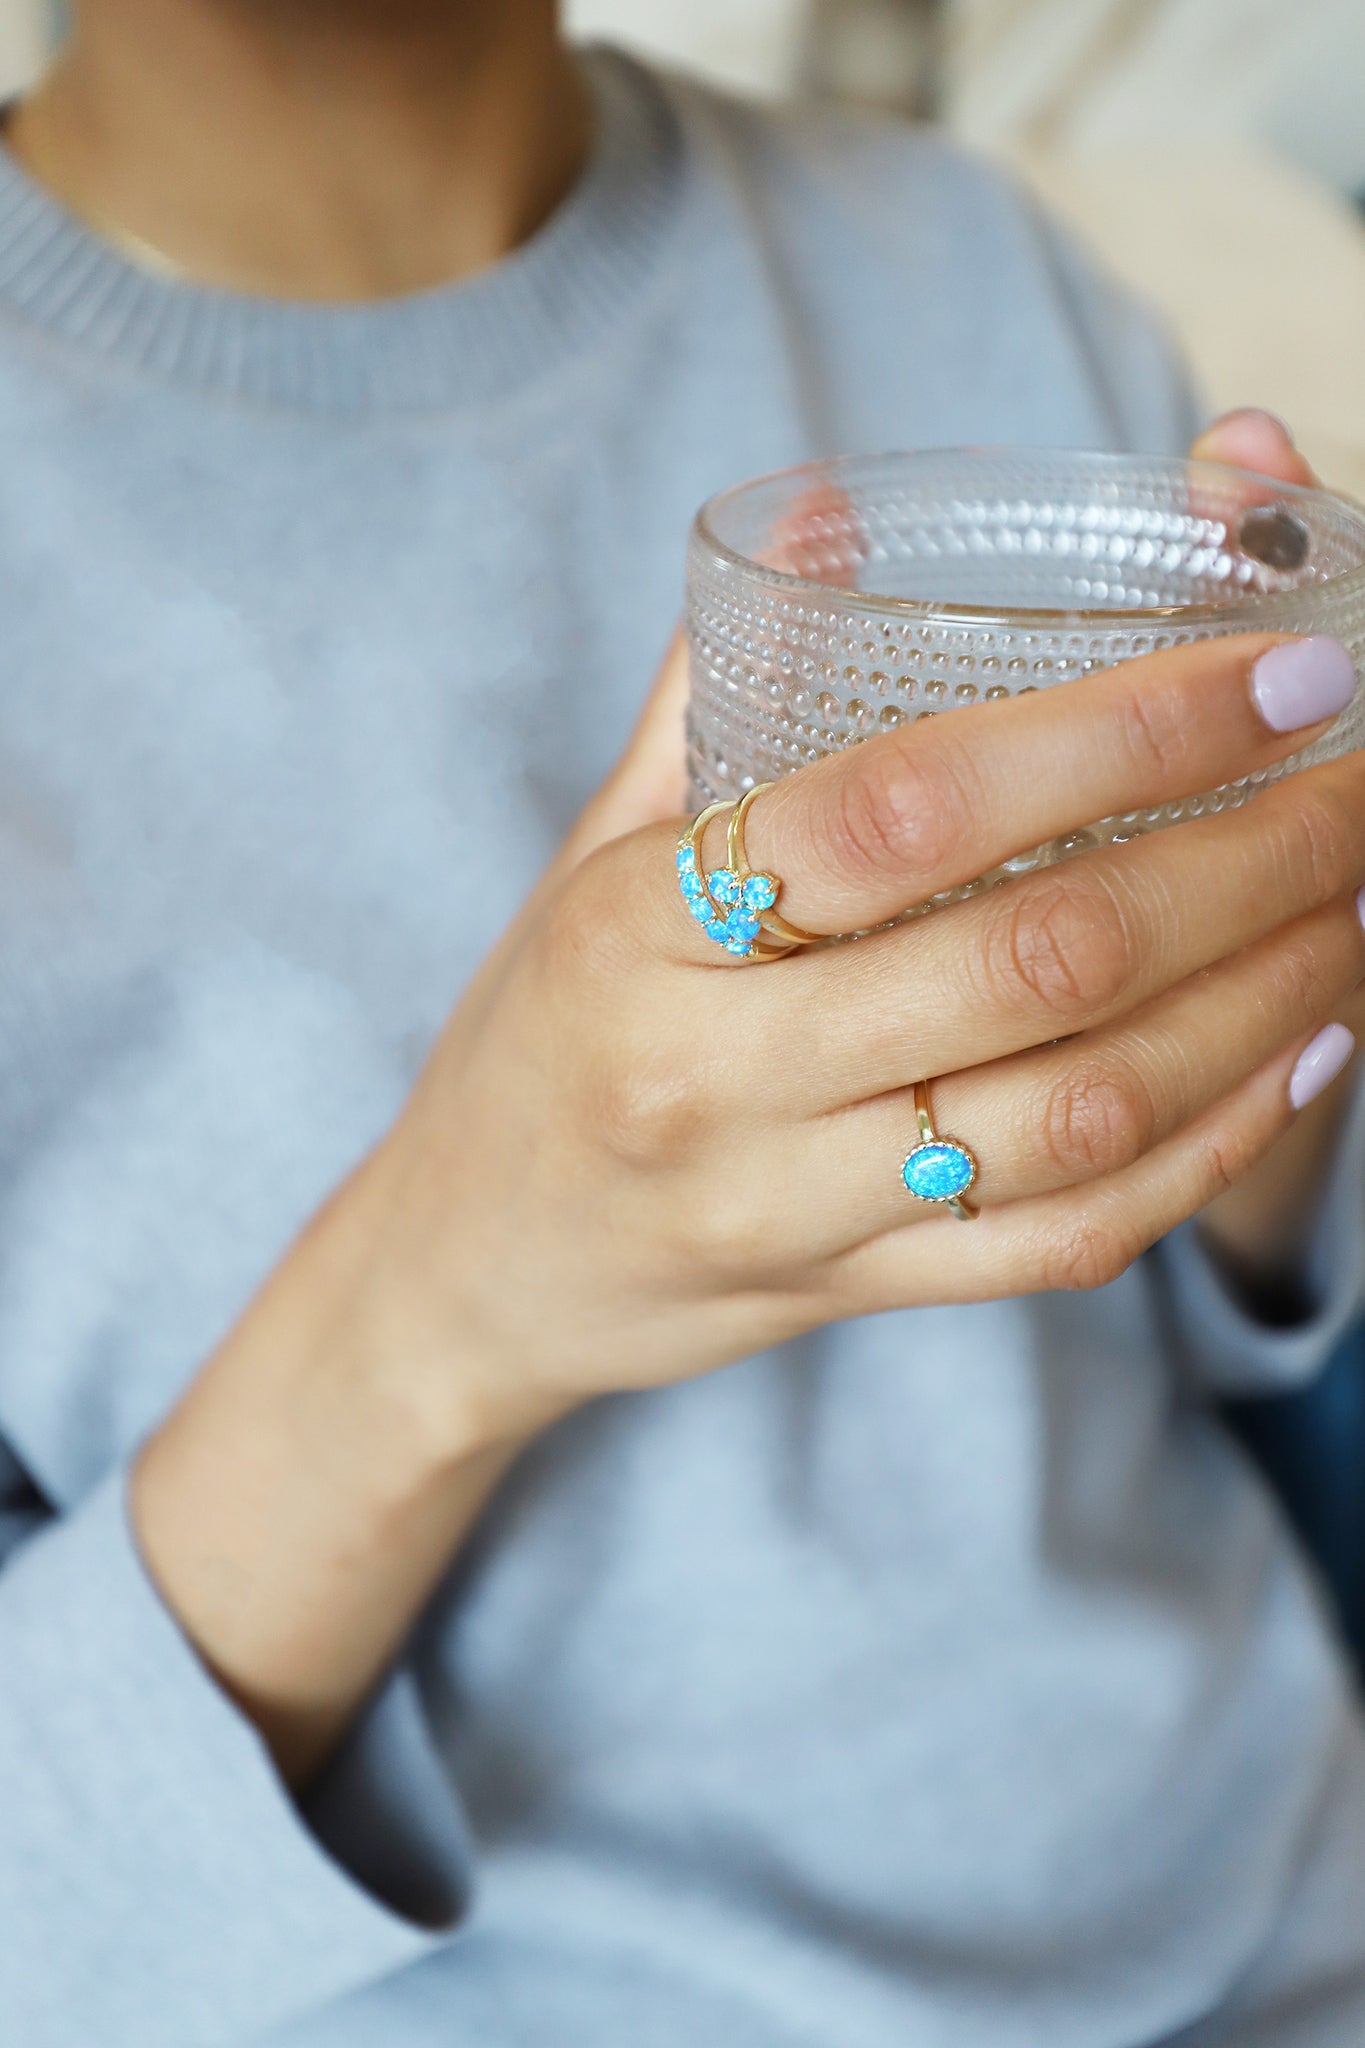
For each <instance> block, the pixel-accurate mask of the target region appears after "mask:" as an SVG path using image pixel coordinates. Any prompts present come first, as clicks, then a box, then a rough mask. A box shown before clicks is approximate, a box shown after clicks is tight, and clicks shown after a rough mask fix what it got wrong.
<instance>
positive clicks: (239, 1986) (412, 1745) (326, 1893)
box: [0, 1471, 468, 2048]
mask: <svg viewBox="0 0 1365 2048" xmlns="http://www.w3.org/2000/svg"><path fill="white" fill-rule="evenodd" d="M125 1500H126V1475H125V1474H124V1473H123V1472H122V1471H120V1472H118V1473H116V1474H114V1475H112V1476H111V1477H110V1478H108V1479H106V1480H105V1481H103V1482H102V1483H101V1484H100V1486H99V1487H98V1488H97V1489H96V1490H95V1491H94V1492H93V1493H92V1494H91V1495H90V1496H89V1497H88V1499H87V1500H86V1501H85V1502H84V1503H83V1504H82V1505H81V1506H80V1507H79V1508H78V1509H77V1510H76V1511H75V1512H73V1513H72V1514H71V1515H70V1516H69V1517H67V1518H66V1519H64V1520H63V1521H60V1522H56V1523H53V1524H51V1525H50V1526H49V1527H48V1528H47V1529H46V1530H44V1531H43V1532H42V1533H41V1534H39V1535H37V1536H34V1537H32V1538H31V1539H30V1540H29V1541H28V1542H26V1543H25V1544H23V1545H22V1546H21V1547H20V1549H19V1550H18V1551H16V1552H15V1553H14V1555H13V1556H12V1557H11V1559H10V1560H9V1562H8V1564H7V1565H6V1567H5V1570H4V1572H3V1574H0V1643H2V1644H3V1645H4V1649H5V1664H6V1681H5V1687H4V1691H3V1695H0V1794H2V1796H0V1805H2V1806H3V1809H4V1811H5V1834H6V1844H5V1855H4V1857H3V1859H0V1983H3V1984H4V1987H5V1991H4V1996H3V1998H0V2004H3V2005H4V2006H5V2009H6V2011H7V2013H11V2014H13V2027H14V2031H13V2038H14V2039H15V2040H24V2041H28V2042H31V2043H32V2042H49V2041H62V2042H67V2041H71V2042H74V2041H78V2040H85V2041H95V2040H136V2041H138V2042H139V2044H140V2048H161V2044H163V2043H164V2044H165V2048H201V2044H205V2048H206V2044H212V2043H219V2042H226V2041H236V2040H241V2039H254V2038H255V2037H256V2036H257V2035H258V2034H259V2033H261V2032H264V2031H265V2030H266V2029H267V2028H269V2027H271V2026H274V2025H278V2024H280V2023H281V2022H283V2021H286V2020H288V2019H290V2018H291V2017H294V2016H296V2015H299V2014H301V2013H304V2012H306V2011H308V2010H309V2009H312V2008H316V2007H318V2006H321V2005H323V2004H324V2003H326V2002H329V2001H331V2000H333V1999H335V1998H338V1997H340V1996H342V1995H344V1994H345V1993H347V1992H348V1991H352V1990H354V1989H356V1988H358V1987H359V1986H361V1985H362V1984H365V1983H367V1982H369V1981H372V1980H373V1979H375V1978H377V1977H379V1976H381V1975H383V1974H385V1973H387V1972H389V1971H392V1970H394V1969H396V1968H398V1967H400V1966H402V1965H403V1964H406V1963H410V1962H413V1961H416V1960H418V1959H420V1958H421V1957H422V1956H424V1955H426V1954H427V1953H429V1952H430V1951H431V1950H432V1949H433V1948H434V1947H436V1946H438V1944H439V1938H440V1937H439V1934H438V1933H437V1932H434V1931H433V1930H434V1929H446V1928H449V1927H450V1926H451V1925H452V1924H453V1923H454V1921H455V1919H456V1918H457V1916H458V1914H459V1913H460V1911H461V1909H462V1906H463V1903H464V1900H465V1897H466V1888H467V1868H468V1866H467V1857H466V1837H465V1833H464V1828H463V1824H462V1821H461V1818H460V1815H459V1813H458V1810H457V1808H456V1806H455V1802H454V1799H453V1795H452V1793H451V1791H450V1789H449V1786H448V1784H447V1782H446V1781H445V1779H444V1776H443V1774H442V1772H441V1770H440V1766H439V1761H438V1759H437V1758H436V1756H435V1755H434V1753H433V1752H432V1750H431V1747H430V1744H429V1742H428V1740H427V1736H426V1731H425V1726H424V1723H423V1720H422V1716H421V1713H420V1709H419V1706H418V1702H417V1698H416V1693H415V1689H414V1688H413V1687H412V1685H411V1682H410V1680H407V1679H405V1678H403V1677H402V1676H401V1675H400V1676H397V1677H395V1678H394V1679H392V1680H391V1681H390V1682H389V1684H388V1685H387V1686H386V1687H385V1688H384V1689H383V1690H382V1691H381V1693H380V1694H379V1695H377V1697H376V1698H375V1700H374V1701H373V1702H372V1704H371V1706H370V1708H369V1710H368V1711H367V1712H366V1713H365V1714H364V1715H363V1716H362V1717H361V1720H360V1721H359V1722H358V1723H357V1725H356V1727H355V1728H354V1729H353V1731H352V1733H351V1736H350V1737H349V1739H348V1740H347V1742H346V1743H345V1745H344V1746H343V1749H342V1750H341V1751H340V1752H339V1753H338V1755H337V1757H336V1759H335V1760H334V1762H333V1764H332V1766H331V1768H330V1769H329V1770H328V1771H327V1773H326V1774H325V1775H324V1778H323V1780H322V1781H321V1782H320V1783H319V1785H318V1786H317V1787H316V1788H315V1789H314V1791H313V1793H312V1795H311V1797H310V1799H309V1801H308V1802H307V1817H306V1818H305V1815H304V1814H303V1813H301V1812H300V1810H299V1808H298V1807H296V1806H295V1804H294V1803H293V1801H292V1800H291V1798H290V1797H289V1794H288V1793H287V1791H286V1790H285V1788H284V1786H283V1785H282V1783H281V1781H280V1779H279V1777H278V1776H277V1774H276V1772H275V1770H274V1767H273V1764H272V1762H271V1760H270V1757H269V1754H268V1752H267V1750H266V1748H265V1746H264V1744H263V1743H262V1742H261V1740H260V1738H259V1736H258V1735H257V1733H256V1731H255V1729H254V1728H253V1727H252V1726H251V1724H250V1723H249V1722H248V1721H247V1720H246V1719H245V1717H244V1716H242V1715H241V1714H240V1713H238V1712H237V1710H236V1709H235V1708H234V1706H233V1705H232V1704H231V1702H230V1701H229V1700H228V1698H227V1697H226V1695H225V1694H224V1693H223V1692H222V1691H221V1689H220V1688H219V1687H218V1686H217V1685H216V1684H215V1683H214V1682H213V1680H212V1679H211V1678H210V1676H209V1675H208V1673H207V1671H206V1670H205V1668H204V1666H203V1665H202V1664H201V1663H200V1661H199V1659H198V1658H197V1656H196V1655H195V1653H194V1651H193V1650H192V1649H191V1647H190V1645H189V1642H188V1641H187V1639H186V1637H185V1636H184V1635H183V1634H182V1632H181V1630H180V1629H179V1627H178V1626H177V1624H176V1623H175V1621H174V1620H173V1618H172V1616H171V1614H170V1612H169V1611H168V1609H167V1608H166V1607H165V1605H164V1604H163V1603H162V1601H161V1599H160V1597H159V1595H158V1594H157V1592H156V1590H155V1588H154V1586H153V1584H152V1581H151V1579H150V1577H149V1576H148V1573H147V1571H146V1569H145V1567H144V1565H143V1563H142V1560H141V1557H140V1555H139V1553H138V1550H137V1547H136V1544H135V1542H134V1539H133V1536H132V1532H131V1530H130V1527H129V1523H128V1518H127V1514H126V1511H125ZM11 1776H12V1778H13V1782H11ZM310 1823H311V1825H310ZM11 1887H13V1896H10V1895H9V1894H10V1888H11ZM418 1922H421V1923H422V1924H418ZM59 1923H60V1924H61V1925H62V1926H63V1927H65V1928H67V1929H68V1930H70V1931H71V1936H72V1938H71V1939H70V1940H69V1941H64V1943H63V1952H62V1955H61V1958H60V1964H59V1966H56V1963H55V1959H54V1958H53V1956H52V1928H53V1927H54V1926H55V1925H57V1924H59ZM11 1944H12V1946H11ZM45 1957H46V1961H45Z"/></svg>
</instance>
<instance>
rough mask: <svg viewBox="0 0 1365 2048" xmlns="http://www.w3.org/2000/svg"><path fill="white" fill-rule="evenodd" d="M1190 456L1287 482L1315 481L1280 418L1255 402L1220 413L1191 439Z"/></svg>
mask: <svg viewBox="0 0 1365 2048" xmlns="http://www.w3.org/2000/svg"><path fill="white" fill-rule="evenodd" d="M1190 457H1191V460H1192V461H1195V462H1228V463H1231V464H1232V465H1233V467H1234V468H1236V469H1249V470H1252V471H1253V472H1254V473H1255V474H1256V475H1258V476H1274V477H1279V478H1280V479H1281V481H1282V482H1284V483H1287V484H1307V485H1309V486H1312V485H1315V484H1316V483H1317V481H1318V479H1317V478H1316V476H1315V475H1314V474H1313V471H1312V469H1311V468H1310V466H1309V465H1308V463H1307V462H1305V461H1304V459H1303V457H1302V455H1300V453H1299V451H1298V449H1297V448H1296V447H1295V446H1294V439H1293V436H1292V435H1291V433H1290V431H1289V429H1288V427H1287V426H1286V425H1285V423H1284V421H1283V420H1282V419H1278V418H1277V417H1276V415H1275V414H1274V413H1273V412H1264V411H1263V410H1262V409H1261V407H1260V406H1256V405H1242V406H1238V407H1237V408H1236V409H1235V410H1234V411H1232V412H1225V413H1222V414H1220V416H1219V417H1218V418H1217V419H1216V420H1215V421H1214V422H1213V425H1212V426H1210V427H1206V428H1205V429H1204V432H1203V433H1202V434H1201V435H1200V436H1199V438H1198V440H1197V441H1195V443H1194V445H1193V446H1192V447H1191V449H1190Z"/></svg>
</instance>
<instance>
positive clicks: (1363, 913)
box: [1356, 889, 1365, 924]
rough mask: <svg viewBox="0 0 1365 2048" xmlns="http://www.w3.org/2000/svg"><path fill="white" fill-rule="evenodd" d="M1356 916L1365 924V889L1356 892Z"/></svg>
mask: <svg viewBox="0 0 1365 2048" xmlns="http://www.w3.org/2000/svg"><path fill="white" fill-rule="evenodd" d="M1356 916H1357V917H1358V918H1359V919H1360V922H1361V923H1362V924H1365V889H1357V890H1356Z"/></svg>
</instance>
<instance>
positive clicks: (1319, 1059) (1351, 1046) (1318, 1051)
mask: <svg viewBox="0 0 1365 2048" xmlns="http://www.w3.org/2000/svg"><path fill="white" fill-rule="evenodd" d="M1355 1049H1356V1042H1355V1039H1354V1038H1353V1037H1352V1036H1351V1033H1350V1032H1349V1031H1348V1030H1347V1029H1346V1026H1345V1025H1344V1024H1324V1025H1323V1027H1322V1030H1321V1031H1320V1032H1319V1033H1318V1035H1317V1037H1316V1038H1314V1039H1312V1040H1310V1041H1309V1043H1308V1044H1307V1045H1306V1046H1305V1047H1304V1049H1303V1051H1302V1052H1301V1053H1300V1054H1299V1056H1298V1059H1297V1060H1296V1061H1295V1062H1294V1071H1293V1073H1292V1074H1291V1075H1290V1076H1289V1100H1290V1102H1291V1104H1292V1105H1293V1107H1294V1108H1295V1109H1303V1108H1305V1107H1306V1106H1307V1104H1308V1103H1310V1102H1311V1101H1312V1100H1313V1097H1314V1096H1315V1095H1321V1093H1322V1091H1323V1089H1324V1088H1326V1087H1328V1086H1329V1085H1330V1084H1331V1083H1332V1082H1333V1081H1335V1080H1336V1078H1337V1075H1338V1074H1339V1073H1340V1072H1341V1070H1342V1068H1343V1067H1344V1066H1345V1064H1346V1062H1347V1060H1348V1059H1349V1058H1350V1057H1351V1054H1352V1053H1353V1052H1354V1051H1355Z"/></svg>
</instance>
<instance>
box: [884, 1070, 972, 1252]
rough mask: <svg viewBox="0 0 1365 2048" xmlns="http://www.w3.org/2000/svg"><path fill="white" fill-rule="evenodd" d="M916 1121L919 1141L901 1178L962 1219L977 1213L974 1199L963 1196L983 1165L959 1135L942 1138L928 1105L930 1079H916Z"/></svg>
mask: <svg viewBox="0 0 1365 2048" xmlns="http://www.w3.org/2000/svg"><path fill="white" fill-rule="evenodd" d="M915 1121H916V1122H917V1123H918V1125H919V1143H918V1145H916V1146H915V1147H914V1148H913V1149H912V1150H911V1151H910V1152H909V1153H908V1154H907V1156H906V1160H905V1164H904V1165H903V1166H902V1167H901V1179H902V1180H903V1181H904V1182H905V1185H906V1189H907V1190H908V1192H909V1193H910V1194H912V1195H914V1196H915V1198H916V1199H917V1200H918V1201H921V1202H942V1203H943V1205H944V1206H945V1208H948V1209H951V1210H952V1212H953V1214H954V1216H956V1218H957V1220H958V1222H959V1223H971V1222H973V1221H974V1220H975V1217H976V1213H977V1212H976V1208H975V1206H974V1204H973V1203H971V1202H967V1201H964V1200H963V1197H964V1196H965V1194H966V1193H967V1190H968V1189H969V1188H970V1187H971V1186H972V1184H973V1182H974V1181H975V1179H976V1177H977V1174H978V1172H979V1171H980V1168H979V1167H978V1165H977V1160H976V1154H975V1153H974V1152H973V1151H972V1150H971V1149H970V1147H969V1146H966V1145H964V1144H963V1143H962V1141H961V1139H960V1138H946V1137H945V1138H940V1137H939V1136H938V1134H937V1132H936V1131H935V1129H934V1119H933V1115H932V1113H931V1111H930V1108H929V1083H928V1082H927V1081H916V1083H915Z"/></svg>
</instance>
